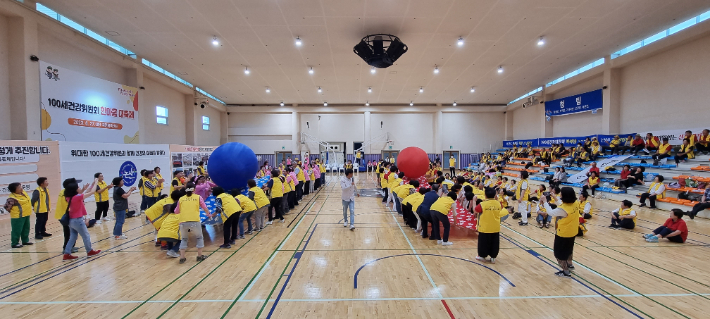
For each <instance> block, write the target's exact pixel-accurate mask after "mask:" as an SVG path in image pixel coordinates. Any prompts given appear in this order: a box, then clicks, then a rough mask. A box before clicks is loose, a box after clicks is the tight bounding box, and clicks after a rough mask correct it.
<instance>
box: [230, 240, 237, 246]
mask: <svg viewBox="0 0 710 319" xmlns="http://www.w3.org/2000/svg"><path fill="white" fill-rule="evenodd" d="M236 243H237V240H236V239H232V240H230V241H229V244H230V245H235V244H236Z"/></svg>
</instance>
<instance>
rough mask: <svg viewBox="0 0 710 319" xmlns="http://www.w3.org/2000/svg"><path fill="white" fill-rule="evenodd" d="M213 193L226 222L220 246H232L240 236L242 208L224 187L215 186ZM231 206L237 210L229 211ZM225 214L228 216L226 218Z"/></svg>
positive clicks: (223, 220)
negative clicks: (222, 242) (222, 241)
mask: <svg viewBox="0 0 710 319" xmlns="http://www.w3.org/2000/svg"><path fill="white" fill-rule="evenodd" d="M212 195H214V196H215V197H216V198H217V199H216V200H215V206H216V209H215V211H216V212H219V213H220V214H222V222H223V224H224V232H223V233H224V244H222V245H221V246H219V248H232V246H231V245H233V244H234V241H236V240H237V238H238V237H239V216H240V215H241V213H242V208H241V206H240V205H239V204H238V203H237V201H236V200H235V199H234V197H233V196H231V195H230V194H227V193H225V192H224V189H223V188H222V187H219V186H217V187H215V188H213V189H212ZM225 207H229V208H225ZM230 208H231V209H234V210H237V211H229V209H230ZM225 216H228V217H227V218H225ZM168 249H170V247H168Z"/></svg>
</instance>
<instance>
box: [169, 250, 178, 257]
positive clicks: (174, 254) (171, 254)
mask: <svg viewBox="0 0 710 319" xmlns="http://www.w3.org/2000/svg"><path fill="white" fill-rule="evenodd" d="M166 254H167V255H168V257H170V258H178V257H180V255H179V254H178V253H176V252H174V251H172V250H168V252H167V253H166Z"/></svg>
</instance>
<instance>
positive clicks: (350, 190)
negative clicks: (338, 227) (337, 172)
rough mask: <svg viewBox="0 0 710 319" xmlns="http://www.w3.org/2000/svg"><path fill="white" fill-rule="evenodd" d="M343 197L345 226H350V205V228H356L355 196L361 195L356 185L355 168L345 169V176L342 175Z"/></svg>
mask: <svg viewBox="0 0 710 319" xmlns="http://www.w3.org/2000/svg"><path fill="white" fill-rule="evenodd" d="M340 188H341V189H342V191H343V192H342V196H341V199H342V200H343V221H344V222H343V227H348V207H350V230H355V196H356V195H357V196H358V197H360V194H358V193H357V186H355V179H354V178H353V170H352V169H347V170H345V176H342V177H340Z"/></svg>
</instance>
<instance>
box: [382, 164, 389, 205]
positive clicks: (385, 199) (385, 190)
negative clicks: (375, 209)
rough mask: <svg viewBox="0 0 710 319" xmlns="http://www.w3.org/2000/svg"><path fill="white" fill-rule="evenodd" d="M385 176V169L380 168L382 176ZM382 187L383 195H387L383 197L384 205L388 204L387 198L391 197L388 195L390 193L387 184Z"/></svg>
mask: <svg viewBox="0 0 710 319" xmlns="http://www.w3.org/2000/svg"><path fill="white" fill-rule="evenodd" d="M384 174H385V168H384V167H380V175H383V176H384ZM381 186H382V193H383V194H385V195H384V196H382V202H383V203H386V202H387V197H388V196H389V195H388V194H387V193H389V192H388V191H387V184H385V185H381Z"/></svg>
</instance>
